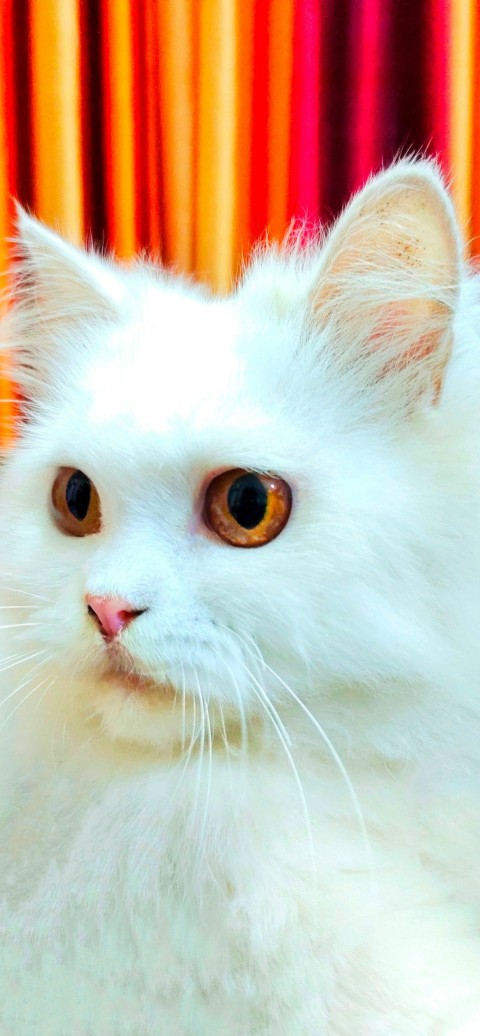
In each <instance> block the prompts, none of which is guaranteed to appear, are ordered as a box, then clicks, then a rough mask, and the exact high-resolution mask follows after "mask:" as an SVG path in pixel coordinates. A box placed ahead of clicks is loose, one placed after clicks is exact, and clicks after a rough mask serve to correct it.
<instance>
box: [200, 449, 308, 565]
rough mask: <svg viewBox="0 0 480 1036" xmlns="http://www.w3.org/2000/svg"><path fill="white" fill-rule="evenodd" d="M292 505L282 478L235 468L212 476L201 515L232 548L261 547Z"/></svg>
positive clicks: (281, 524) (280, 526)
mask: <svg viewBox="0 0 480 1036" xmlns="http://www.w3.org/2000/svg"><path fill="white" fill-rule="evenodd" d="M291 508H292V493H291V489H290V486H289V485H288V484H287V482H284V481H283V479H281V478H274V477H272V476H271V475H260V474H257V473H256V472H253V471H244V470H243V468H235V469H234V470H233V471H224V472H223V474H222V475H217V476H216V478H214V479H212V481H211V482H210V485H209V486H208V489H207V492H206V494H205V505H204V512H203V514H204V520H205V522H206V524H207V525H208V526H209V527H210V528H211V529H213V531H214V532H215V533H216V534H217V536H219V537H220V539H221V540H225V542H226V543H230V544H231V545H232V546H233V547H263V546H264V544H265V543H270V541H271V540H274V539H275V537H276V536H278V534H279V533H280V532H281V531H282V529H284V528H285V525H286V524H287V522H288V519H289V516H290V511H291Z"/></svg>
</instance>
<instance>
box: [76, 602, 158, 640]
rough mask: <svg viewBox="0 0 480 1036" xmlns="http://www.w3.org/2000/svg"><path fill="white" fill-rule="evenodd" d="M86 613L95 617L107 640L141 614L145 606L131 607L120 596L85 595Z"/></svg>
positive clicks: (144, 610)
mask: <svg viewBox="0 0 480 1036" xmlns="http://www.w3.org/2000/svg"><path fill="white" fill-rule="evenodd" d="M86 603H87V611H88V614H89V615H91V616H92V618H93V619H95V621H96V623H97V624H98V627H99V629H100V633H101V634H102V636H103V637H104V638H106V639H107V640H112V639H113V638H114V637H116V636H117V634H119V633H121V632H122V630H123V629H124V628H125V626H128V625H129V623H130V622H132V621H133V619H136V618H137V617H138V616H139V615H143V614H144V612H146V611H147V609H146V608H133V607H132V606H131V605H130V604H129V603H128V602H127V601H125V600H124V599H123V598H121V597H95V596H93V595H90V594H88V595H87V597H86Z"/></svg>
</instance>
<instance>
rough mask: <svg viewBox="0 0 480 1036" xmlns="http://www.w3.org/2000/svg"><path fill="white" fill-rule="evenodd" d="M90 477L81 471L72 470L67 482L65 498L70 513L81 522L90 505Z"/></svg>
mask: <svg viewBox="0 0 480 1036" xmlns="http://www.w3.org/2000/svg"><path fill="white" fill-rule="evenodd" d="M90 492H91V490H90V479H89V478H87V476H86V475H84V474H83V471H74V473H73V475H71V476H70V478H69V480H68V482H67V489H66V492H65V498H66V501H67V507H68V510H69V511H70V514H71V515H73V517H74V518H76V519H77V521H78V522H83V520H84V519H85V518H86V517H87V514H88V508H89V506H90Z"/></svg>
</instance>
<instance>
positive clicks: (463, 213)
mask: <svg viewBox="0 0 480 1036" xmlns="http://www.w3.org/2000/svg"><path fill="white" fill-rule="evenodd" d="M450 3H451V7H450V18H451V22H450V27H451V28H450V38H451V55H450V56H451V68H450V158H451V166H452V172H453V193H454V200H455V204H456V208H457V213H458V217H459V220H460V223H461V225H462V227H463V229H464V230H465V232H466V233H467V234H468V233H469V227H470V217H471V192H472V146H473V133H472V124H473V103H474V88H473V87H474V48H475V22H476V0H450ZM477 103H478V101H477Z"/></svg>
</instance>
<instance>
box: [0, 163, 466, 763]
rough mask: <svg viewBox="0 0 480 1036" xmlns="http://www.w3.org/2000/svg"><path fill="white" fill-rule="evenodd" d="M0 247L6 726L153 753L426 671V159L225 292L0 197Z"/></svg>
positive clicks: (454, 272) (432, 249)
mask: <svg viewBox="0 0 480 1036" xmlns="http://www.w3.org/2000/svg"><path fill="white" fill-rule="evenodd" d="M18 251H19V262H18V267H17V273H16V281H15V291H14V295H15V298H14V304H13V306H12V309H11V313H10V315H9V317H8V319H7V321H6V323H5V333H4V339H5V343H6V344H7V345H8V346H9V348H11V349H12V351H13V358H14V370H15V378H16V380H17V382H18V383H19V385H20V389H21V392H22V395H23V399H24V403H23V405H22V411H23V413H22V420H21V427H20V433H19V438H18V442H17V444H16V446H15V448H14V450H13V451H12V452H11V454H10V455H9V456H8V457H7V458H6V459H5V463H4V466H3V471H2V474H1V479H0V481H1V491H0V514H1V518H0V524H1V539H2V548H1V549H2V555H3V559H2V566H3V570H4V573H5V574H4V576H3V577H2V586H3V590H2V598H3V600H2V604H3V606H4V607H3V610H2V615H3V616H4V617H5V622H4V624H3V625H4V626H5V627H7V629H5V630H4V631H3V633H0V636H2V637H3V640H2V668H4V667H6V666H8V665H9V661H10V659H12V668H11V669H8V670H7V669H6V668H4V672H3V674H0V687H2V688H3V690H2V695H1V697H2V698H3V699H7V698H8V696H9V695H10V694H12V695H13V696H12V699H11V704H12V707H13V711H15V709H16V708H17V705H18V709H19V713H18V715H20V717H21V721H22V722H26V723H28V722H30V725H31V726H32V728H33V729H34V730H35V731H39V730H40V729H45V730H50V731H52V732H53V733H54V735H55V736H56V737H58V739H60V740H61V736H62V732H63V736H65V731H67V732H68V731H69V730H70V729H82V730H83V731H84V732H85V731H86V732H88V730H91V731H92V732H93V735H94V736H95V737H96V738H98V739H100V740H102V739H103V740H105V741H110V742H116V743H118V744H119V745H123V746H125V750H127V748H128V746H132V745H136V746H138V748H139V749H140V750H143V748H145V749H146V750H153V751H162V752H163V751H167V752H169V751H173V750H176V749H177V748H178V746H180V745H181V744H183V745H184V746H186V747H187V749H188V746H189V745H191V744H196V743H197V742H198V741H199V740H201V739H205V738H206V737H208V738H212V739H217V740H218V739H220V740H221V739H224V740H225V739H227V740H229V741H231V743H232V744H233V743H238V741H239V740H241V739H242V736H243V737H245V736H246V732H247V730H248V731H249V732H250V733H251V732H252V731H255V730H256V731H257V736H259V735H258V731H260V730H267V729H269V730H270V731H271V733H272V734H273V735H275V736H279V737H283V736H284V734H283V733H282V725H281V724H282V722H283V721H281V720H280V719H279V716H282V715H283V716H285V715H286V714H287V712H289V713H291V715H292V716H293V715H294V714H295V715H296V716H297V718H300V719H301V720H304V721H305V727H307V719H306V712H305V710H306V709H308V710H310V711H312V712H313V714H315V715H316V716H318V717H320V718H322V715H324V714H325V715H326V714H327V713H328V714H329V715H330V717H331V718H332V717H335V715H336V712H335V710H336V709H337V705H338V708H340V704H339V703H340V702H341V700H342V694H343V693H344V692H345V694H349V695H350V698H349V702H350V704H349V709H350V708H351V693H352V688H359V687H363V688H368V689H369V691H371V690H372V689H375V688H377V689H378V688H382V687H385V686H386V685H388V684H389V683H403V684H405V685H408V684H409V683H412V682H415V681H418V680H419V679H424V678H426V673H427V672H428V673H430V675H431V672H432V659H433V658H435V666H434V668H435V667H437V668H438V666H440V664H441V662H440V657H439V655H438V652H437V649H438V644H437V640H436V639H435V635H434V633H433V632H432V621H431V603H430V584H429V581H428V563H427V560H426V558H425V544H426V543H427V542H428V536H429V529H430V526H429V522H430V518H431V507H432V499H433V498H435V499H436V497H435V494H436V493H437V491H438V492H439V493H441V492H443V489H438V487H437V486H436V484H435V479H434V478H433V476H432V478H431V479H430V482H431V483H432V485H430V482H429V487H428V488H426V484H425V470H426V467H427V466H428V464H429V463H430V459H431V457H432V455H434V453H435V449H436V446H435V444H436V437H437V435H438V429H439V427H441V419H440V418H439V417H438V414H439V412H441V408H442V405H443V402H442V388H443V384H444V380H445V377H446V372H447V368H448V362H449V357H450V353H451V349H452V342H453V332H452V320H453V314H454V311H455V307H456V301H457V295H458V289H459V282H460V267H461V258H460V246H459V240H458V235H457V231H456V225H455V220H454V216H453V212H452V208H451V205H450V202H449V199H448V196H447V194H446V192H445V189H444V187H443V184H442V182H441V179H440V177H439V174H438V173H437V171H436V169H435V167H434V166H432V165H430V164H428V163H409V162H404V163H401V164H399V165H397V166H395V167H393V168H392V169H390V170H388V171H386V172H385V173H382V174H380V175H379V176H378V177H376V178H374V179H372V180H371V181H370V182H369V183H368V184H367V186H366V187H365V188H364V190H363V191H361V192H360V193H359V194H358V195H357V196H356V197H355V198H354V199H353V200H352V202H351V203H350V205H349V206H348V207H347V209H346V210H345V211H344V213H343V214H342V215H341V216H340V218H339V220H338V221H337V223H336V224H335V226H334V227H333V229H332V231H331V233H330V234H329V235H328V236H327V237H326V238H325V239H324V240H323V241H318V242H316V243H315V244H314V245H313V246H310V247H308V248H307V249H303V250H302V249H301V248H300V247H297V246H296V245H295V244H294V243H293V244H292V243H290V244H289V245H288V244H287V246H285V247H283V248H279V249H272V250H270V251H261V252H259V253H258V254H257V255H256V257H254V259H253V261H252V263H251V265H250V267H249V268H248V270H247V272H246V274H245V276H244V278H243V279H242V282H241V283H240V284H239V286H238V287H237V289H236V290H235V291H234V293H233V294H232V295H231V296H230V297H228V298H226V299H215V298H209V297H207V295H206V294H205V293H203V292H202V291H201V290H200V289H198V288H196V287H194V286H192V285H190V284H188V283H186V282H184V281H182V280H180V279H176V278H172V277H170V276H167V275H166V274H164V273H162V272H161V271H159V270H156V269H154V268H152V267H150V266H148V265H145V264H134V265H132V266H130V267H122V266H120V265H116V264H115V263H113V262H111V261H110V260H107V259H105V258H102V257H100V256H99V255H95V254H88V253H86V252H83V251H80V250H77V249H76V248H74V247H73V246H72V245H70V244H67V243H66V242H65V241H63V240H62V239H61V238H59V237H58V236H57V235H56V234H54V233H53V232H52V231H51V230H48V229H47V228H46V227H44V226H42V225H41V224H39V223H38V222H36V221H35V220H34V219H32V218H30V217H29V216H27V215H26V214H25V213H23V212H20V214H19V220H18ZM432 451H433V452H432ZM428 481H429V480H428V479H427V482H428ZM429 493H430V494H433V497H432V495H429ZM422 551H423V554H422ZM419 557H420V558H421V560H419ZM435 652H437V655H435ZM22 656H25V661H24V662H23V661H21V657H22ZM18 674H20V676H19V675H18ZM17 685H20V691H18V692H17V691H15V689H16V687H17ZM14 691H15V693H13V692H14ZM379 694H380V691H379ZM21 703H22V704H21ZM3 709H4V710H8V709H9V705H7V704H6V703H5V701H4V703H3ZM353 715H354V714H353ZM32 717H34V718H33V720H32ZM353 722H354V720H353ZM52 736H53V735H52ZM251 736H253V734H251Z"/></svg>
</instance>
